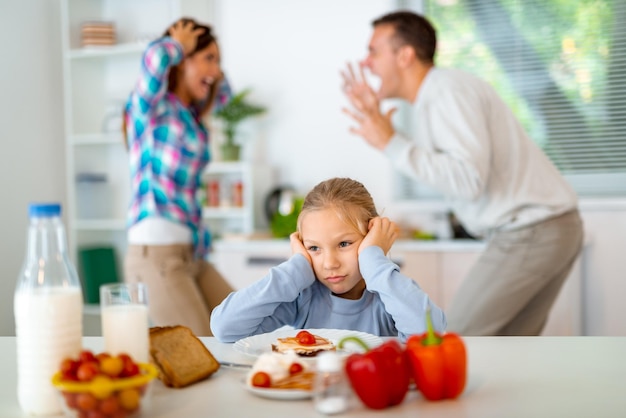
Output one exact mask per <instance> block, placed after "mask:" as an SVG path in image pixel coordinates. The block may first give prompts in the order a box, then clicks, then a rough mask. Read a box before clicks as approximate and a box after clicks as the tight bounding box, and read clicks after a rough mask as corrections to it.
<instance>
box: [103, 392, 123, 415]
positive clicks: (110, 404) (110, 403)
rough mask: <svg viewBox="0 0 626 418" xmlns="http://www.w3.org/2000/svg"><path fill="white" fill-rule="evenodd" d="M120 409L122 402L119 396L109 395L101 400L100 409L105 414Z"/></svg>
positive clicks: (110, 413)
mask: <svg viewBox="0 0 626 418" xmlns="http://www.w3.org/2000/svg"><path fill="white" fill-rule="evenodd" d="M119 409H120V402H119V400H118V399H117V396H109V397H108V398H106V399H104V400H103V401H101V402H100V407H99V408H98V410H99V411H100V412H102V413H103V414H104V415H113V414H114V413H116V412H117V411H118V410H119Z"/></svg>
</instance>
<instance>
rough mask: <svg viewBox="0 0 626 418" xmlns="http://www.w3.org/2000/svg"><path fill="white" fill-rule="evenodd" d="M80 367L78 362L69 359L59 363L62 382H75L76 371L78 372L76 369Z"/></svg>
mask: <svg viewBox="0 0 626 418" xmlns="http://www.w3.org/2000/svg"><path fill="white" fill-rule="evenodd" d="M79 366H80V362H78V361H76V360H72V359H70V358H66V359H65V360H63V361H62V362H61V374H62V375H63V379H64V380H77V377H76V371H78V367H79Z"/></svg>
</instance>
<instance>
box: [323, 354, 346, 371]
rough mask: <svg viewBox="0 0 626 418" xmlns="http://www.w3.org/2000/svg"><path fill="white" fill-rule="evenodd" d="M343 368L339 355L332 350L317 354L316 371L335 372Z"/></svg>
mask: <svg viewBox="0 0 626 418" xmlns="http://www.w3.org/2000/svg"><path fill="white" fill-rule="evenodd" d="M342 368H343V361H342V359H341V356H340V355H339V354H338V353H336V352H334V351H324V352H321V353H319V354H318V356H317V371H319V372H337V371H340V370H341V369H342Z"/></svg>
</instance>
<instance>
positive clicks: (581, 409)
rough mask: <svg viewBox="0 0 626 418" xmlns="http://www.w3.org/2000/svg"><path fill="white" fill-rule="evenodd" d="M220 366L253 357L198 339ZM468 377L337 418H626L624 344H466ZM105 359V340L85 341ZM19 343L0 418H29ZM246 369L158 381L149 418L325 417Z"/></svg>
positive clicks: (6, 366)
mask: <svg viewBox="0 0 626 418" xmlns="http://www.w3.org/2000/svg"><path fill="white" fill-rule="evenodd" d="M201 340H202V341H203V342H204V343H205V344H206V346H207V347H208V348H209V350H211V352H212V353H213V354H214V355H215V357H217V359H218V360H220V361H230V362H236V363H248V364H250V363H252V362H253V361H254V358H252V357H249V356H247V355H245V354H240V353H238V352H236V351H234V350H233V348H232V344H222V343H220V342H218V341H217V340H216V339H215V338H201ZM465 342H466V344H467V349H468V356H469V359H468V361H469V363H468V364H469V374H468V384H467V386H466V389H465V391H464V392H463V394H462V395H461V396H460V397H459V398H458V399H456V400H445V401H440V402H429V401H426V400H424V398H423V397H422V396H421V395H420V394H419V392H416V391H410V392H409V394H408V395H407V397H406V399H405V400H404V402H403V403H402V404H401V405H399V406H396V407H393V408H389V409H385V410H383V411H373V410H368V409H366V408H365V407H364V406H362V405H361V404H360V403H357V405H356V406H355V407H354V408H353V409H351V410H350V411H348V412H346V413H343V414H340V415H338V416H340V417H379V418H380V417H411V418H414V417H419V418H427V417H436V418H446V417H454V418H465V417H467V418H469V417H477V418H488V417H498V418H511V417H550V418H552V417H554V418H561V417H568V418H571V417H581V418H582V417H584V418H588V417H589V418H591V417H593V418H602V417H624V416H626V337H466V338H465ZM84 347H85V348H88V349H91V350H93V351H94V352H100V351H101V350H102V348H103V339H102V337H85V338H84ZM15 351H16V349H15V338H14V337H0V377H1V378H0V379H1V380H0V417H2V418H13V417H22V416H24V415H23V414H22V412H21V411H20V409H19V406H18V403H17V398H16V384H15V383H16V366H15V361H16V353H15ZM245 374H246V370H245V369H239V368H233V367H222V368H220V370H219V371H218V372H217V373H215V374H214V375H213V376H211V377H210V378H209V379H208V380H205V381H203V382H200V383H197V384H194V385H192V386H189V387H187V388H184V389H170V388H167V387H165V386H164V385H163V384H162V383H161V382H160V381H156V382H155V384H154V386H153V390H152V394H151V406H150V409H149V410H147V411H145V413H144V415H143V416H148V417H155V418H159V417H168V418H170V417H172V418H174V417H176V418H178V417H181V418H195V417H214V418H221V417H224V418H240V417H241V418H259V417H272V418H281V417H289V418H305V417H322V416H323V415H321V414H319V413H317V412H316V411H315V409H314V408H313V404H312V402H311V401H310V400H292V401H282V400H271V399H265V398H259V397H257V396H255V395H253V394H251V393H249V392H248V391H247V390H246V389H245V388H244V386H243V383H242V382H243V379H244V376H245Z"/></svg>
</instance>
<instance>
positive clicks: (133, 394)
mask: <svg viewBox="0 0 626 418" xmlns="http://www.w3.org/2000/svg"><path fill="white" fill-rule="evenodd" d="M138 366H139V370H140V374H138V375H136V376H133V377H124V378H116V379H112V378H109V377H107V376H104V375H98V376H96V377H95V378H94V379H93V380H91V381H89V382H76V381H71V380H62V373H61V372H57V373H56V374H55V375H54V376H52V384H53V385H54V386H55V387H56V388H57V389H58V391H59V394H60V396H61V403H62V405H63V410H64V412H65V414H66V415H67V416H70V417H82V416H87V414H88V413H90V412H91V411H98V412H100V414H99V415H98V416H102V417H116V418H117V417H134V416H137V415H138V414H139V412H141V410H142V409H145V407H146V405H145V403H146V402H145V401H146V400H147V399H148V394H149V389H150V383H151V382H152V380H153V379H154V378H155V377H157V375H158V370H157V368H156V367H155V366H154V365H152V364H148V363H139V364H138Z"/></svg>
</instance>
